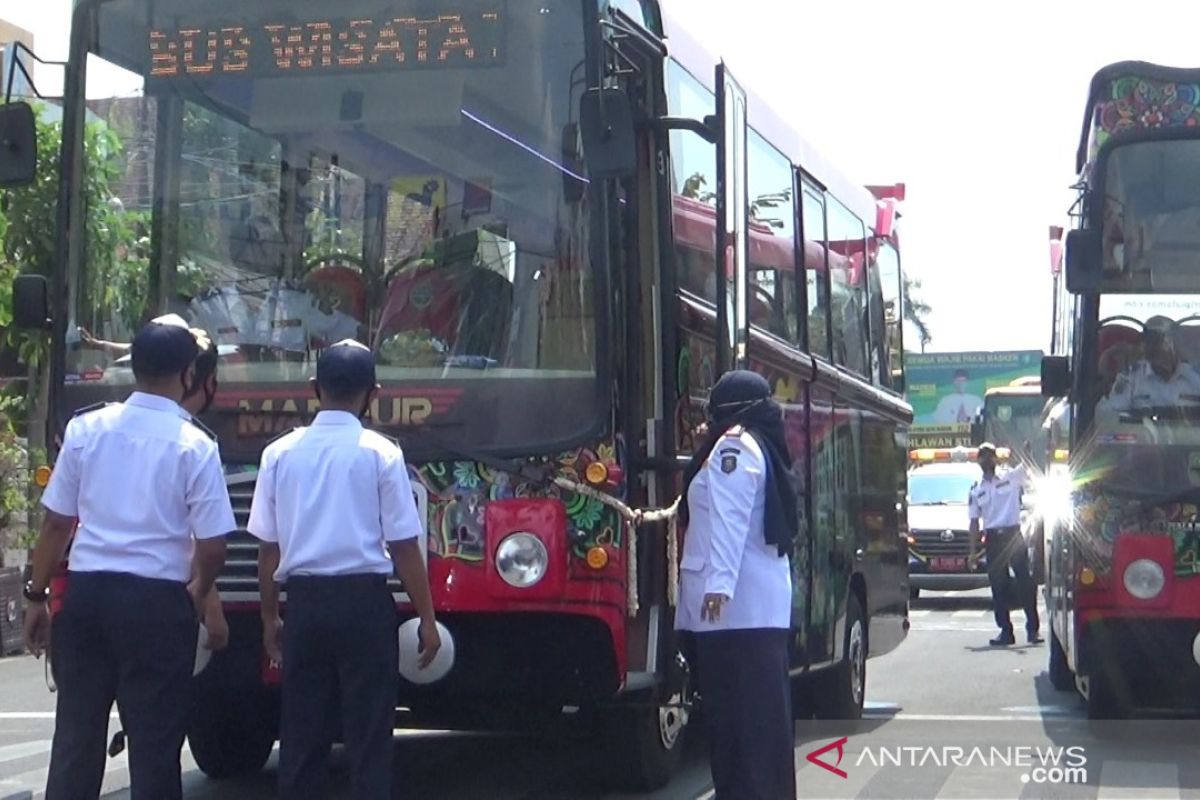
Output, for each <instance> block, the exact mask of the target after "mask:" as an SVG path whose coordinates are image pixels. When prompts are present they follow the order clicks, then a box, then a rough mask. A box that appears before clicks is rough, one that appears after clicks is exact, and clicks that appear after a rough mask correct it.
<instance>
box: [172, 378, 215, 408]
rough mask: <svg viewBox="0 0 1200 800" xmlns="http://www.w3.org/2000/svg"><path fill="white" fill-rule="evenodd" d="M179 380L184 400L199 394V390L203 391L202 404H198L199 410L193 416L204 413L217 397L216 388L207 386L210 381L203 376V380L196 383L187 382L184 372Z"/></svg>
mask: <svg viewBox="0 0 1200 800" xmlns="http://www.w3.org/2000/svg"><path fill="white" fill-rule="evenodd" d="M179 381H180V383H181V384H183V399H184V400H188V399H190V398H192V397H195V396H196V395H197V394H200V393H201V392H203V393H204V405H202V406H200V410H199V411H197V412H196V413H195V414H194V415H193V416H197V417H198V416H200V415H201V414H204V413H205V412H207V411H208V409H209V408H211V407H212V404H213V400H215V399H216V397H217V390H216V387H215V386H213V387H212V388H210V387H209V384H210V381H209V380H208V378H205V379H204V380H203V381H200V382H199V383H198V384H197V383H192V384H189V383H188V382H187V373H184V374H183V375H181V376H180V378H179ZM211 383H215V381H212V382H211Z"/></svg>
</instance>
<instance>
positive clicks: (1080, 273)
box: [1067, 229, 1104, 294]
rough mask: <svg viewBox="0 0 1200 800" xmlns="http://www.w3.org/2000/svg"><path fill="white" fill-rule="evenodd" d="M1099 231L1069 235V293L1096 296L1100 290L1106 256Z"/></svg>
mask: <svg viewBox="0 0 1200 800" xmlns="http://www.w3.org/2000/svg"><path fill="white" fill-rule="evenodd" d="M1102 243H1103V239H1102V238H1101V232H1100V231H1099V230H1098V229H1090V230H1074V231H1071V232H1070V233H1068V234H1067V291H1068V292H1070V293H1071V294H1094V293H1095V292H1097V291H1099V290H1100V263H1101V259H1102V258H1103V256H1104V251H1103V247H1102Z"/></svg>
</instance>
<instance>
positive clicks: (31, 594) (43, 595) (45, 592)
mask: <svg viewBox="0 0 1200 800" xmlns="http://www.w3.org/2000/svg"><path fill="white" fill-rule="evenodd" d="M22 594H24V595H25V599H26V600H28V601H29V602H31V603H44V602H46V601H47V600H49V599H50V587H49V586H47V587H45V588H43V589H37V590H35V589H34V588H33V581H25V588H24V589H23V590H22Z"/></svg>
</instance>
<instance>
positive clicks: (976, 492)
mask: <svg viewBox="0 0 1200 800" xmlns="http://www.w3.org/2000/svg"><path fill="white" fill-rule="evenodd" d="M1028 480H1029V473H1028V471H1027V470H1026V468H1025V465H1024V464H1022V465H1021V466H1019V467H1016V468H1014V469H1010V470H1007V471H1006V472H1004V473H1003V474H1000V473H999V472H997V473H996V475H995V476H994V477H993V478H992V479H991V480H988V479H987V478H981V479H980V481H979V483H976V484H975V485H974V486H972V487H971V493H970V497H969V498H968V502H967V505H968V507H969V509H970V514H971V519H973V520H978V519H982V520H983V524H982V527H983V528H984V530H991V529H992V528H1011V527H1014V526H1016V525H1020V524H1021V492H1022V491H1023V490H1024V489H1025V483H1026V482H1027V481H1028Z"/></svg>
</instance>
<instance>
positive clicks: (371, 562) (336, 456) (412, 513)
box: [248, 411, 422, 583]
mask: <svg viewBox="0 0 1200 800" xmlns="http://www.w3.org/2000/svg"><path fill="white" fill-rule="evenodd" d="M248 527H249V528H250V532H251V533H252V534H254V535H255V536H257V537H258V538H259V539H262V540H263V541H265V542H277V543H278V544H279V550H280V561H279V569H278V570H277V571H276V572H275V580H276V581H278V582H279V583H284V582H285V581H286V580H287V578H288V577H289V576H291V575H360V574H365V573H371V574H382V575H390V574H391V573H392V561H391V558H390V557H389V555H388V553H387V549H386V544H385V543H386V542H397V541H401V540H404V539H413V538H416V537H417V536H420V535H421V533H422V524H421V520H420V519H419V517H418V514H417V506H416V502H415V501H414V499H413V493H412V486H411V484H410V482H409V479H408V469H407V467H406V466H405V464H404V454H403V453H401V452H400V448H399V447H397V446H396V445H395V444H394V443H392V442H391V441H389V440H388V439H387V438H385V437H383V436H380V435H379V434H378V433H375V432H374V431H369V430H366V429H365V428H363V426H362V423H361V422H359V421H358V419H357V418H355V417H354V416H353V415H352V414H348V413H346V412H344V411H322V412H320V413H319V414H317V417H316V419H315V420H313V424H312V425H311V426H309V427H307V428H298V429H296V430H294V431H292V432H291V433H289V434H287V435H286V436H284V437H282V438H280V439H278V440H277V441H275V442H272V443H271V444H270V445H268V446H267V448H266V450H264V451H263V455H262V465H261V468H260V470H259V473H258V483H257V484H256V485H255V487H254V501H253V503H252V505H251V507H250V524H249V526H248Z"/></svg>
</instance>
